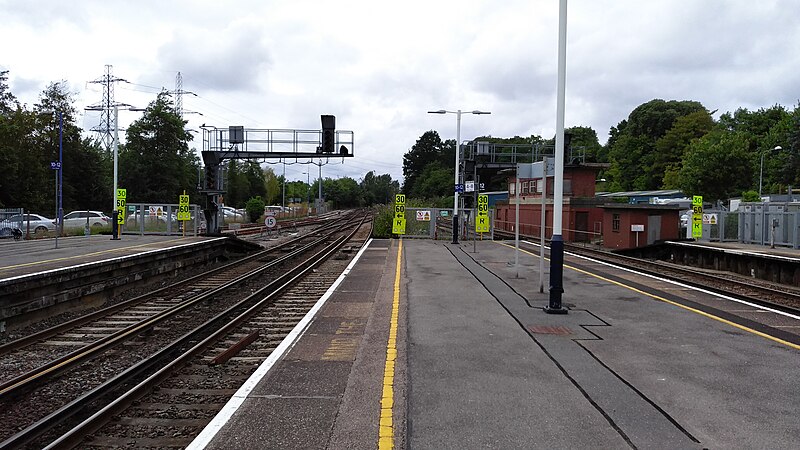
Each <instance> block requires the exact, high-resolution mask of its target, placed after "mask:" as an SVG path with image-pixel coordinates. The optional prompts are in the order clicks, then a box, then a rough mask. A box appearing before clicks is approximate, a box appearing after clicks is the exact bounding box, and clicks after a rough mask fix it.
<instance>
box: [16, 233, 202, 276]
mask: <svg viewBox="0 0 800 450" xmlns="http://www.w3.org/2000/svg"><path fill="white" fill-rule="evenodd" d="M183 239H186V238H178V239H175V240H176V241H180V240H183ZM154 243H155V242H149V243H147V244H139V245H130V246H128V247H120V248H111V249H108V250H100V251H96V252H93V253H85V254H83V255H74V256H65V257H63V258H53V259H47V260H44V261H33V262H29V263H22V264H15V265H13V266H4V267H0V272H2V271H4V270H10V269H16V268H19V267H27V266H35V265H39V264H47V263H51V262H56V261H66V260H68V259H77V258H83V257H85V256H96V255H102V254H103V253H111V252H118V251H122V250H128V249H131V248H137V247H144V246H147V245H152V244H154Z"/></svg>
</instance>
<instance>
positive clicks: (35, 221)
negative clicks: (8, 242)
mask: <svg viewBox="0 0 800 450" xmlns="http://www.w3.org/2000/svg"><path fill="white" fill-rule="evenodd" d="M14 228H16V229H18V230H20V231H22V233H23V234H25V233H26V232H28V231H29V230H30V232H31V233H33V234H44V233H47V232H49V231H55V230H56V224H55V222H54V221H53V219H48V218H47V217H44V216H41V215H39V214H16V215H13V216H11V217H9V218H8V219H5V220H3V221H2V222H0V236H10V235H11V230H12V229H14Z"/></svg>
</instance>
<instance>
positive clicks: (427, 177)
mask: <svg viewBox="0 0 800 450" xmlns="http://www.w3.org/2000/svg"><path fill="white" fill-rule="evenodd" d="M453 177H454V174H453V171H452V170H451V169H449V168H446V167H443V166H442V163H441V162H439V161H433V162H431V163H429V164H428V165H427V166H425V168H424V169H423V170H422V173H421V174H420V176H419V179H417V181H416V183H415V184H414V186H413V188H412V189H411V190H406V191H407V192H408V194H409V195H410V196H411V197H415V198H434V197H441V196H443V195H447V194H448V193H449V192H451V191H452V190H453Z"/></svg>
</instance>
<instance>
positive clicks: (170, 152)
mask: <svg viewBox="0 0 800 450" xmlns="http://www.w3.org/2000/svg"><path fill="white" fill-rule="evenodd" d="M185 127H186V121H185V120H183V119H181V117H180V116H178V115H177V114H176V113H175V109H174V106H173V104H172V100H171V99H170V97H169V95H168V94H167V93H166V92H162V93H160V94H158V96H157V97H156V99H155V100H154V101H153V102H151V103H150V105H148V107H147V109H146V110H145V112H144V114H143V115H142V117H141V118H140V119H139V120H136V121H135V122H133V123H132V124H131V125H130V127H128V130H127V132H126V140H127V142H126V144H125V145H124V146H122V147H121V149H120V154H119V171H120V175H119V185H120V186H121V187H124V188H126V189H127V190H128V202H129V203H135V202H142V203H145V202H155V203H166V202H170V203H172V202H175V199H177V198H178V195H180V194H182V193H183V191H184V190H185V191H186V193H187V194H189V195H190V196H196V194H197V190H196V183H197V172H198V170H199V167H200V162H199V159H198V158H197V155H196V154H195V152H194V151H192V150H190V149H189V145H188V142H189V140H190V139H191V136H190V135H189V132H188V131H187V130H186V128H185Z"/></svg>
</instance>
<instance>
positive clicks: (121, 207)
mask: <svg viewBox="0 0 800 450" xmlns="http://www.w3.org/2000/svg"><path fill="white" fill-rule="evenodd" d="M127 196H128V191H127V190H126V189H117V201H116V206H117V208H116V209H117V211H118V213H117V224H118V225H125V209H126V208H125V206H126V204H127V202H126V199H125V198H126V197H127Z"/></svg>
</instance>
